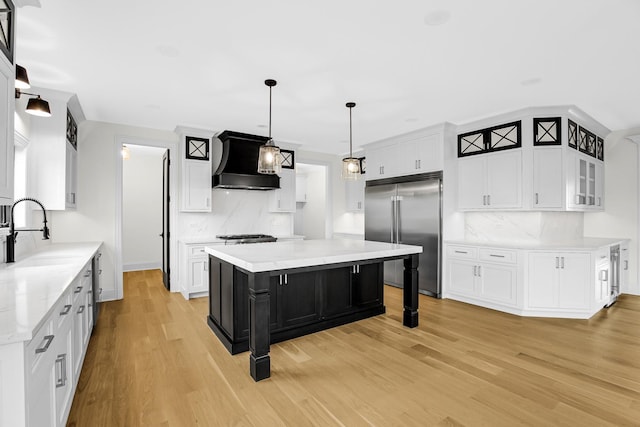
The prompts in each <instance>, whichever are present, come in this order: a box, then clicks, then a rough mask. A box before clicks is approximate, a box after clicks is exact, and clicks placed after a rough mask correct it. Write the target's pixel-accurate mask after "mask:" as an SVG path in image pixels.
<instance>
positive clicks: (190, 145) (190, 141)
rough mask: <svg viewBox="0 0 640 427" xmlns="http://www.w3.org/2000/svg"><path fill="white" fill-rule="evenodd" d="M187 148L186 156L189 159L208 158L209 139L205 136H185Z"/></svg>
mask: <svg viewBox="0 0 640 427" xmlns="http://www.w3.org/2000/svg"><path fill="white" fill-rule="evenodd" d="M185 140H186V144H187V150H186V152H185V154H186V158H187V159H191V160H204V161H208V160H209V140H208V139H207V138H196V137H195V136H187V137H186V138H185Z"/></svg>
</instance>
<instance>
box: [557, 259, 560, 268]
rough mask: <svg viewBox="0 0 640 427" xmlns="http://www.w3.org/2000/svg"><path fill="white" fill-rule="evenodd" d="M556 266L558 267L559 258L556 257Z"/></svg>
mask: <svg viewBox="0 0 640 427" xmlns="http://www.w3.org/2000/svg"><path fill="white" fill-rule="evenodd" d="M556 268H560V258H559V257H556Z"/></svg>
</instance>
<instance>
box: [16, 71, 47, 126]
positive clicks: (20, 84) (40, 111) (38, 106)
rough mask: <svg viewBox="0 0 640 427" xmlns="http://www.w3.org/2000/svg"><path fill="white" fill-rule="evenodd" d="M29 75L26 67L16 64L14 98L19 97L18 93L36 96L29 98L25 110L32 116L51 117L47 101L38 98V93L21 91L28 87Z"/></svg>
mask: <svg viewBox="0 0 640 427" xmlns="http://www.w3.org/2000/svg"><path fill="white" fill-rule="evenodd" d="M30 87H31V85H30V84H29V76H27V70H26V68H24V67H22V66H20V65H18V64H16V86H15V88H16V99H18V98H20V95H23V94H24V95H30V96H36V97H37V98H29V101H27V108H26V109H25V111H26V112H27V113H29V114H31V115H32V116H38V117H51V109H50V108H49V103H48V102H47V101H45V100H44V99H42V98H40V95H37V94H35V93H29V92H23V89H29V88H30Z"/></svg>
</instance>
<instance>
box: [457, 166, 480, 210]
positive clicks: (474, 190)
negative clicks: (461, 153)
mask: <svg viewBox="0 0 640 427" xmlns="http://www.w3.org/2000/svg"><path fill="white" fill-rule="evenodd" d="M485 166H486V162H485V159H484V158H483V157H478V156H476V157H466V158H462V159H459V160H458V209H461V210H462V209H478V208H485V207H486V200H487V199H486V197H487V196H486V191H485V188H486V187H485Z"/></svg>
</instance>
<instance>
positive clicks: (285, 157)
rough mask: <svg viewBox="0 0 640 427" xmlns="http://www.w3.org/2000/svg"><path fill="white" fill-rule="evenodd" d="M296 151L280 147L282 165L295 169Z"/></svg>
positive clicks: (285, 167)
mask: <svg viewBox="0 0 640 427" xmlns="http://www.w3.org/2000/svg"><path fill="white" fill-rule="evenodd" d="M295 154H296V153H295V152H294V151H292V150H283V149H282V148H281V149H280V166H282V168H283V169H295V167H296V161H295Z"/></svg>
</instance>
